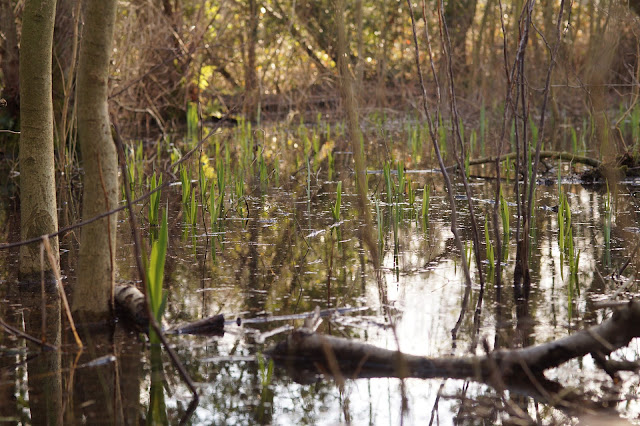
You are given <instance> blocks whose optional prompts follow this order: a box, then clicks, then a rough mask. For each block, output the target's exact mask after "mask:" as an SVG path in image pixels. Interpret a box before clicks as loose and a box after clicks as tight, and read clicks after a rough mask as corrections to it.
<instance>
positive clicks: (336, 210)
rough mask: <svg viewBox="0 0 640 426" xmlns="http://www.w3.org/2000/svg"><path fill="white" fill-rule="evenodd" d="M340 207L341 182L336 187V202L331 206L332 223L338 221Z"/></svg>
mask: <svg viewBox="0 0 640 426" xmlns="http://www.w3.org/2000/svg"><path fill="white" fill-rule="evenodd" d="M341 205H342V181H339V182H338V185H337V187H336V202H335V203H334V204H333V206H331V215H332V216H333V222H334V223H335V222H339V221H340V206H341Z"/></svg>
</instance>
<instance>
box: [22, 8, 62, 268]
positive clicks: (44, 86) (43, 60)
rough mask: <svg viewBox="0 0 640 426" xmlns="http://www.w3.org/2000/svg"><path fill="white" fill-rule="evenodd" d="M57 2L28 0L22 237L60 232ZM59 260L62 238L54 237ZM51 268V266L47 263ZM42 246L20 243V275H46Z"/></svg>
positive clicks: (24, 53)
mask: <svg viewBox="0 0 640 426" xmlns="http://www.w3.org/2000/svg"><path fill="white" fill-rule="evenodd" d="M55 14H56V2H55V0H27V1H26V2H25V6H24V12H23V18H22V39H21V52H20V55H21V59H20V99H21V101H20V121H21V124H20V156H19V158H20V221H21V225H20V238H21V239H23V240H26V239H29V238H33V237H37V236H40V235H43V234H50V233H53V232H56V231H57V230H58V216H57V210H56V186H55V169H54V167H55V166H54V158H53V104H52V100H51V47H52V43H53V22H54V18H55ZM51 248H52V249H53V252H54V254H55V256H56V259H58V239H57V238H52V239H51ZM45 267H46V268H47V269H48V270H51V265H47V266H45ZM40 269H41V265H40V250H39V244H37V243H35V244H29V245H25V246H21V247H20V275H21V277H22V278H28V277H29V276H30V275H34V274H37V275H38V279H39V274H40Z"/></svg>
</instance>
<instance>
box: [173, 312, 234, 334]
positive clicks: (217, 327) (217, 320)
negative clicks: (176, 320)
mask: <svg viewBox="0 0 640 426" xmlns="http://www.w3.org/2000/svg"><path fill="white" fill-rule="evenodd" d="M166 333H167V334H198V335H207V336H222V335H224V315H222V314H218V315H214V316H211V317H208V318H204V319H201V320H199V321H194V322H191V323H188V324H185V325H181V326H178V327H176V328H172V329H171V330H167V332H166Z"/></svg>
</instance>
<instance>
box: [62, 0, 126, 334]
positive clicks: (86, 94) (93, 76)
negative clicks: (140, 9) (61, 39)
mask: <svg viewBox="0 0 640 426" xmlns="http://www.w3.org/2000/svg"><path fill="white" fill-rule="evenodd" d="M115 17H116V1H115V0H109V1H102V0H90V1H89V2H88V3H87V5H86V11H85V27H84V31H83V39H82V45H81V47H80V57H79V64H78V84H77V97H78V138H79V140H80V147H81V149H82V160H83V165H84V171H85V175H84V191H83V203H82V217H83V219H85V220H86V219H89V218H92V217H94V216H96V215H98V214H100V213H103V212H105V211H108V210H111V209H113V208H115V207H116V206H117V204H118V158H117V154H116V148H115V144H114V142H113V139H112V136H111V129H110V123H109V111H108V108H107V94H108V77H109V58H110V55H111V44H112V39H113V28H114V24H115ZM116 219H117V216H116V215H115V214H113V215H111V216H109V217H108V218H104V219H101V220H99V221H96V222H93V223H91V224H89V225H87V226H85V227H84V228H82V234H81V237H80V252H79V260H78V281H77V283H76V286H75V287H74V294H73V310H74V311H75V312H81V313H83V314H84V315H85V318H82V317H81V319H86V320H91V321H97V320H103V319H106V318H107V317H108V315H109V313H110V301H111V299H112V294H113V293H112V291H113V287H112V286H113V283H114V277H115V271H114V268H115V246H116Z"/></svg>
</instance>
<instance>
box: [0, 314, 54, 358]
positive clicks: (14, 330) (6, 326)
mask: <svg viewBox="0 0 640 426" xmlns="http://www.w3.org/2000/svg"><path fill="white" fill-rule="evenodd" d="M0 327H2V328H4V329H5V330H7V331H8V332H9V333H11V334H13V335H14V336H18V337H22V338H23V339H25V340H28V341H30V342H31V343H35V344H36V345H40V346H42V347H43V348H44V349H46V350H48V351H57V350H58V347H57V346H53V345H50V344H48V343H47V342H43V341H40V340H38V339H36V338H35V337H33V336H30V335H28V334H27V333H24V332H22V331H20V330H18V329H17V328H14V327H11V326H10V325H9V324H7V323H6V322H4V321H3V320H2V318H0Z"/></svg>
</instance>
